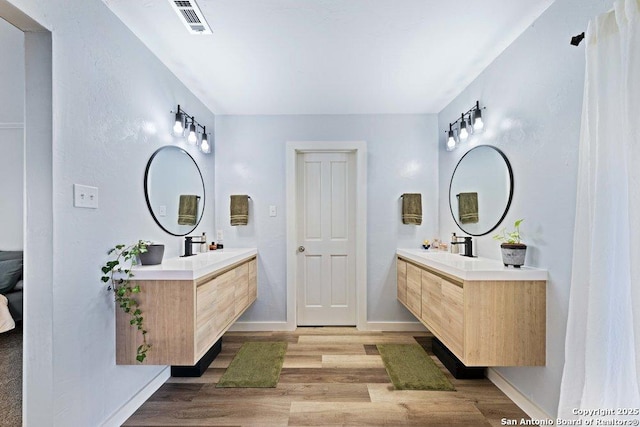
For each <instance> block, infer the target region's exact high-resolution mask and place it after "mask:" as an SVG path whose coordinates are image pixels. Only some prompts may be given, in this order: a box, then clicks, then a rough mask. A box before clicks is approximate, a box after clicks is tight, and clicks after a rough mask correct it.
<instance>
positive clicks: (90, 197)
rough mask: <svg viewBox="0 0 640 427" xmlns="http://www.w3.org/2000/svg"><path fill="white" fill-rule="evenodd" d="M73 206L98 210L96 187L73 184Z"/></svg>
mask: <svg viewBox="0 0 640 427" xmlns="http://www.w3.org/2000/svg"><path fill="white" fill-rule="evenodd" d="M73 206H75V207H76V208H88V209H98V187H90V186H88V185H80V184H73Z"/></svg>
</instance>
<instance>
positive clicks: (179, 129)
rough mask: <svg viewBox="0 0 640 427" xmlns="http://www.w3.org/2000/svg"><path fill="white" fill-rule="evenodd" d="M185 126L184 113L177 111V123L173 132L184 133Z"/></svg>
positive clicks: (175, 133)
mask: <svg viewBox="0 0 640 427" xmlns="http://www.w3.org/2000/svg"><path fill="white" fill-rule="evenodd" d="M183 131H184V127H182V113H180V112H178V113H176V123H175V124H174V125H173V133H174V135H176V136H178V135H180V134H182V132H183Z"/></svg>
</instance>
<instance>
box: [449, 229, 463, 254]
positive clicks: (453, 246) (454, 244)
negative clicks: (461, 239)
mask: <svg viewBox="0 0 640 427" xmlns="http://www.w3.org/2000/svg"><path fill="white" fill-rule="evenodd" d="M457 243H458V237H457V236H456V233H451V246H450V247H449V252H451V253H452V254H457V253H458V252H459V251H460V249H459V248H458V245H457Z"/></svg>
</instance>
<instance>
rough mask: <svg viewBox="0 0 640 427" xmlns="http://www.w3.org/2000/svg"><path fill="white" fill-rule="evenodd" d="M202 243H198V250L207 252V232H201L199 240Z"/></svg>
mask: <svg viewBox="0 0 640 427" xmlns="http://www.w3.org/2000/svg"><path fill="white" fill-rule="evenodd" d="M200 241H201V242H202V243H200V252H208V251H209V245H207V234H206V233H204V232H203V233H202V240H200Z"/></svg>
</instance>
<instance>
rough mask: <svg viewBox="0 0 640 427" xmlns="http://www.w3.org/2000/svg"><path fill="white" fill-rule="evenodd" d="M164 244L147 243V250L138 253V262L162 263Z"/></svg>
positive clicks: (144, 263) (143, 263) (147, 263)
mask: <svg viewBox="0 0 640 427" xmlns="http://www.w3.org/2000/svg"><path fill="white" fill-rule="evenodd" d="M163 256H164V245H148V246H147V252H144V253H141V254H140V264H142V265H158V264H161V263H162V257H163Z"/></svg>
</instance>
